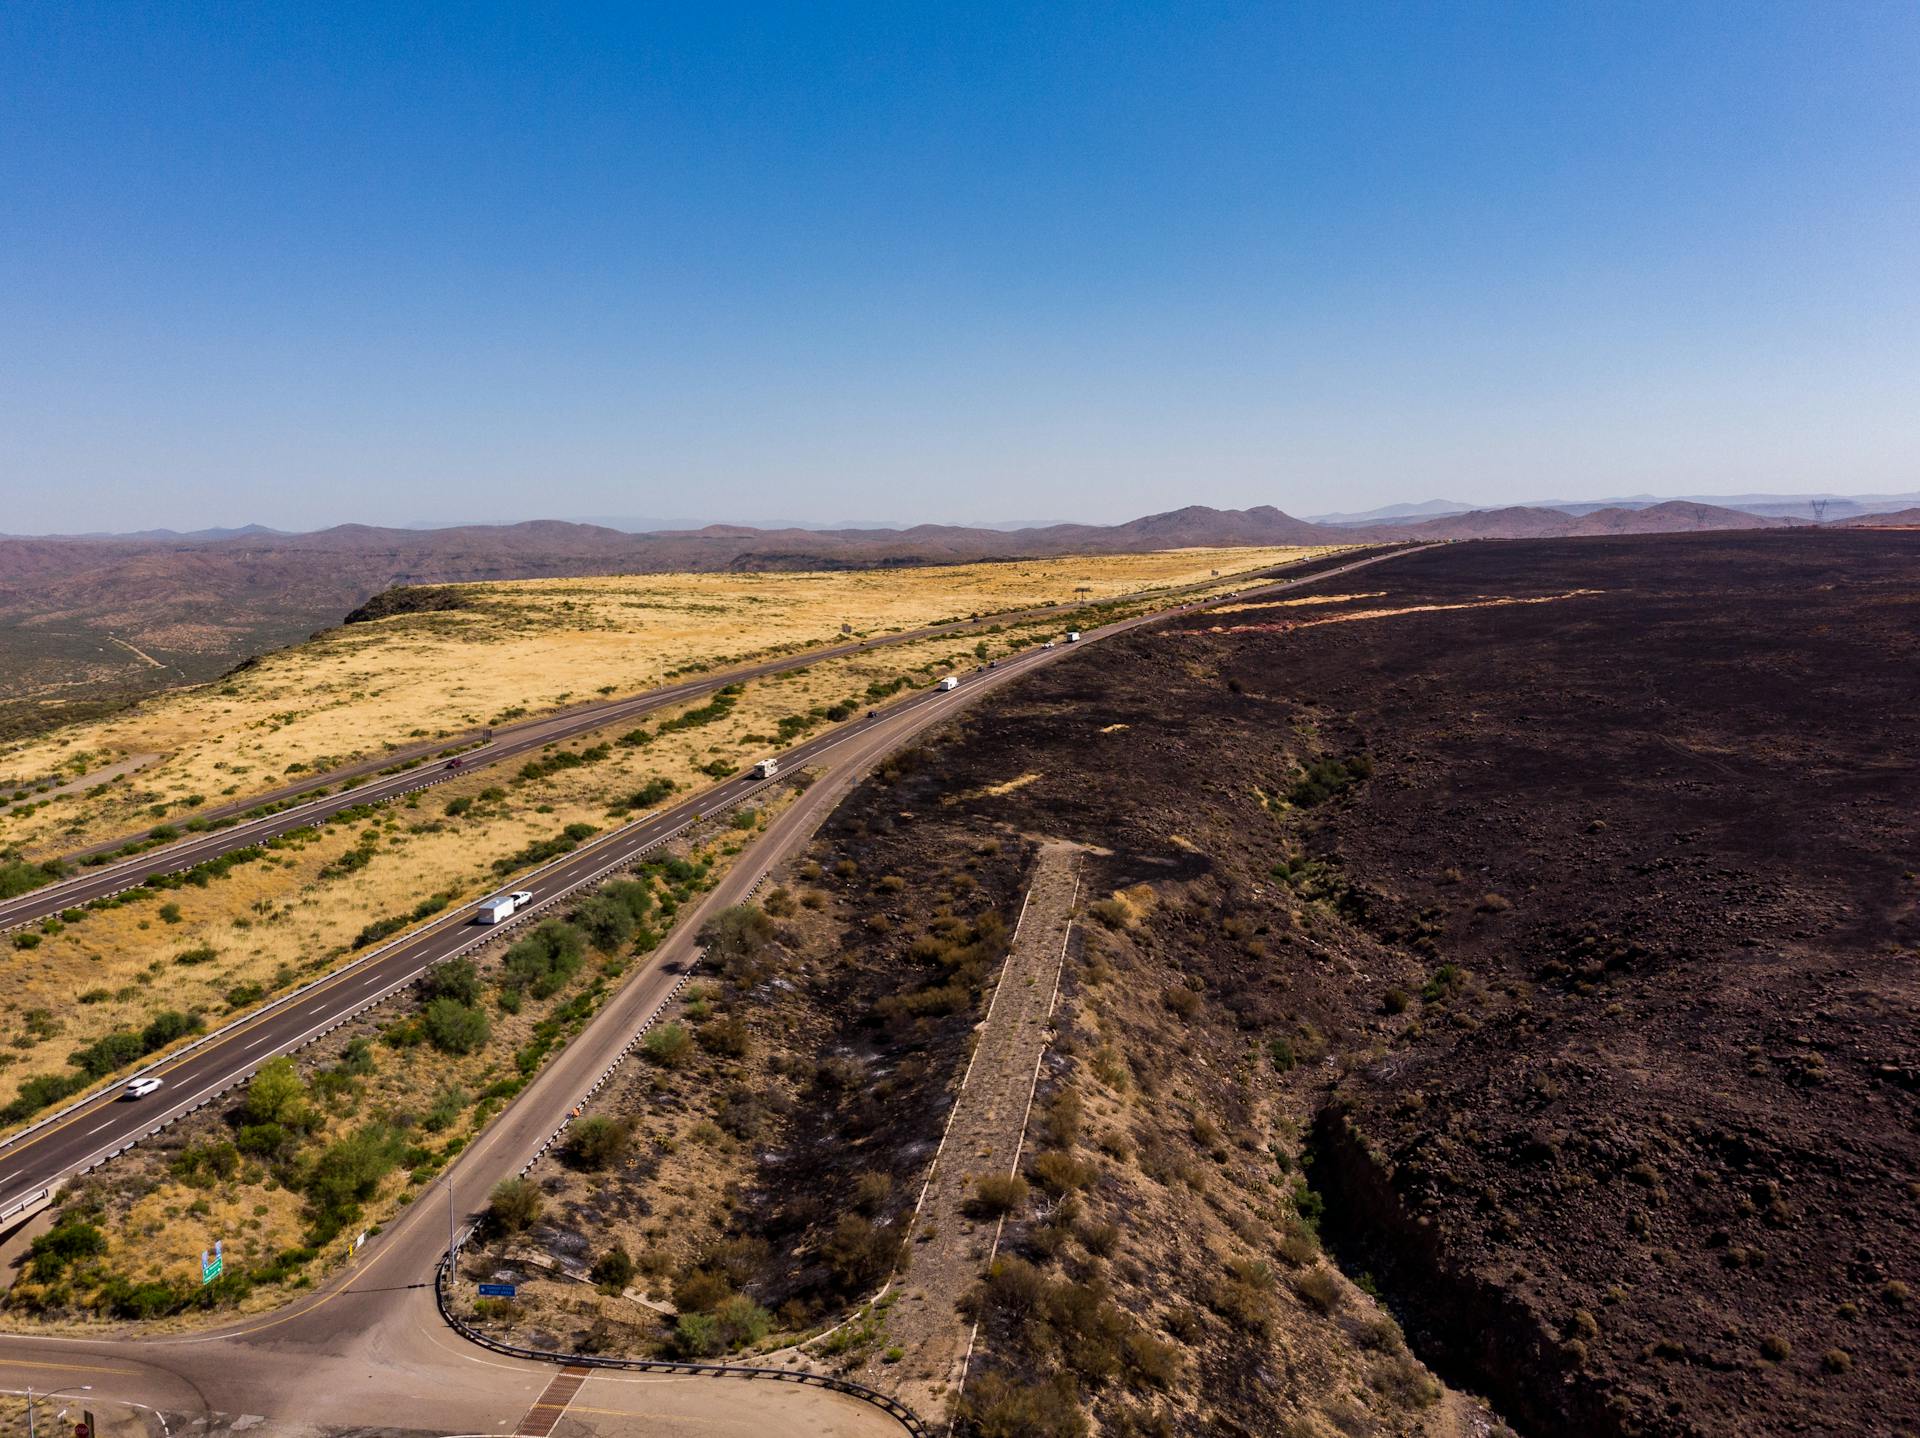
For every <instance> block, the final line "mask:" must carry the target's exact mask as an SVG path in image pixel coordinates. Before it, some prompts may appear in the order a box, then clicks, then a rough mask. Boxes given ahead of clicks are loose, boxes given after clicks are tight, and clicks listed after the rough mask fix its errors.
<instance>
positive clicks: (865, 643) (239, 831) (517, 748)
mask: <svg viewBox="0 0 1920 1438" xmlns="http://www.w3.org/2000/svg"><path fill="white" fill-rule="evenodd" d="M1316 560H1324V556H1312V557H1309V558H1306V559H1298V560H1291V561H1289V562H1288V563H1286V564H1281V565H1274V566H1271V567H1269V568H1266V569H1259V570H1253V571H1249V572H1248V573H1247V574H1245V575H1234V576H1225V577H1223V578H1220V579H1208V580H1204V581H1201V582H1199V583H1195V584H1184V585H1176V586H1172V587H1168V588H1162V589H1145V590H1141V591H1139V592H1138V593H1137V594H1132V595H1125V596H1120V597H1118V598H1116V599H1112V600H1103V601H1101V602H1102V603H1136V602H1151V601H1154V600H1160V599H1171V598H1177V597H1178V596H1180V595H1183V594H1190V593H1197V592H1198V591H1200V590H1204V589H1213V588H1218V587H1219V586H1220V585H1221V584H1231V583H1234V582H1236V581H1241V582H1247V583H1257V582H1258V581H1259V580H1260V579H1261V578H1263V577H1266V576H1271V575H1274V574H1277V573H1280V572H1282V571H1284V570H1288V569H1292V568H1295V567H1297V566H1300V565H1306V564H1312V563H1314V562H1315V561H1316ZM1086 608H1088V605H1086V604H1068V603H1062V604H1044V605H1038V606H1035V607H1033V608H1031V609H1020V610H1013V611H1009V612H1007V613H1004V614H991V615H982V616H981V617H980V618H979V619H978V620H972V619H967V620H957V621H955V622H953V623H950V624H935V625H929V626H927V627H926V628H922V629H911V630H905V631H903V632H901V633H899V634H887V635H882V636H879V637H876V638H873V639H856V640H851V641H848V642H847V643H843V644H830V645H826V646H824V647H821V648H817V649H807V650H804V651H802V652H800V653H796V654H787V655H782V656H780V657H779V658H776V659H768V660H764V661H762V662H760V663H758V664H749V665H745V666H742V667H740V668H735V669H727V670H722V671H719V672H717V673H712V674H703V675H701V676H700V677H698V678H697V679H687V680H682V681H681V682H679V683H677V684H668V685H664V686H662V687H660V688H658V689H650V690H648V691H647V692H646V693H644V694H637V695H632V696H630V697H628V698H625V699H609V700H606V701H604V702H600V703H593V704H584V705H581V706H579V707H577V708H573V709H569V710H567V711H566V712H564V713H561V714H553V715H547V716H546V717H544V718H540V719H531V720H528V721H526V722H525V723H522V724H515V725H511V726H508V727H504V728H497V729H490V730H476V731H473V732H470V733H466V734H456V735H450V736H448V737H446V738H442V739H436V740H434V741H432V742H431V743H428V744H418V745H414V746H411V747H409V748H404V749H395V750H393V751H391V752H389V753H386V754H382V755H380V756H378V757H377V758H373V759H368V760H365V761H362V762H361V763H358V764H354V765H350V766H348V767H346V768H342V769H336V770H332V771H330V772H328V773H326V774H322V775H314V776H313V777H311V778H309V779H307V780H305V781H303V782H302V783H300V784H295V785H288V786H286V787H284V788H280V789H274V790H271V791H269V792H267V793H263V794H256V795H254V796H253V797H252V798H249V799H244V800H240V801H237V802H235V803H232V804H225V805H221V806H219V807H217V808H210V809H204V810H201V811H199V812H198V813H197V814H196V816H195V817H196V819H205V820H221V819H231V818H233V817H235V816H236V815H245V814H249V813H251V812H252V811H254V810H256V809H259V808H262V807H264V806H271V805H276V804H287V805H288V807H286V808H283V809H280V810H278V812H276V813H272V814H266V815H261V816H258V817H255V818H251V819H243V820H242V821H241V822H238V823H232V824H228V825H227V826H226V827H224V828H219V829H213V830H209V831H207V832H204V833H198V834H190V835H188V836H187V837H185V838H183V839H179V840H176V841H174V842H171V843H168V844H165V845H162V846H160V847H157V848H153V849H149V850H147V851H145V852H144V853H140V854H135V855H132V856H130V857H128V858H125V859H122V860H119V861H118V862H115V863H110V864H99V865H96V866H94V867H91V868H83V869H82V870H81V871H80V872H79V873H77V874H74V875H71V876H70V877H68V878H65V879H62V880H60V881H59V882H57V883H52V884H46V885H43V886H41V887H40V888H37V889H34V890H31V891H30V892H28V893H25V894H21V895H19V896H18V897H17V898H12V899H8V900H5V901H0V932H5V931H6V930H7V929H10V928H17V927H19V926H20V925H22V924H30V923H33V922H35V921H37V920H40V919H44V918H48V917H50V916H51V915H54V914H57V913H59V912H60V911H61V910H62V909H70V908H75V907H77V906H79V905H81V904H85V903H87V902H88V901H89V900H92V899H100V898H106V897H109V896H111V895H114V894H118V893H122V892H124V891H125V890H127V889H130V888H132V887H134V886H135V885H136V884H139V883H141V882H143V881H145V880H147V879H150V878H153V877H155V876H156V875H160V874H172V873H178V872H179V871H180V870H182V869H187V868H191V867H192V866H193V865H195V864H200V863H205V862H206V861H207V860H209V859H216V858H219V857H220V856H221V855H223V854H229V853H232V852H233V851H234V850H236V849H241V848H245V847H246V846H248V845H250V844H259V843H264V842H265V841H266V840H268V839H272V838H275V837H277V836H278V835H281V834H284V833H286V832H288V831H289V830H291V829H297V828H299V827H301V826H303V825H306V824H318V823H323V822H325V821H326V820H327V819H329V818H331V817H332V816H333V815H335V814H338V813H339V812H340V811H341V810H343V809H347V808H351V807H352V806H354V805H356V804H376V803H380V802H381V801H383V800H387V799H393V798H396V797H398V796H400V795H402V794H410V793H413V792H415V791H416V790H419V789H424V788H427V787H428V786H430V785H433V784H437V783H441V782H444V781H445V780H447V779H450V778H452V777H453V776H454V774H455V773H461V772H466V771H469V770H472V769H478V768H484V767H487V766H489V765H494V764H502V763H506V762H507V761H509V760H513V759H518V758H520V757H522V756H524V755H531V754H533V753H535V752H537V751H538V750H540V749H542V748H544V747H545V746H546V745H548V744H552V743H555V742H556V741H558V740H562V739H571V738H575V737H577V736H579V735H582V734H590V733H592V732H593V731H594V730H596V729H604V728H606V727H607V726H609V725H612V724H619V723H623V722H626V721H629V720H633V719H639V718H643V717H644V716H646V715H648V714H651V713H653V712H655V711H656V710H659V709H664V708H666V707H668V706H670V705H674V704H685V703H687V702H689V701H691V700H695V699H701V698H705V697H708V696H710V695H712V694H714V693H717V692H718V691H719V690H720V689H722V688H723V687H725V686H726V685H728V684H739V683H743V682H745V681H747V680H751V679H763V678H765V677H767V676H768V675H772V674H781V673H785V672H786V671H788V670H791V669H800V668H805V667H806V666H808V665H812V664H818V663H820V662H822V661H823V660H829V659H840V658H845V657H846V656H847V655H850V654H858V653H861V652H863V651H867V650H872V649H881V648H887V647H890V646H893V645H898V644H916V643H919V642H921V641H923V640H927V639H938V638H941V637H943V636H945V635H952V634H972V633H977V632H980V630H981V627H982V626H984V625H988V624H1022V623H1027V622H1029V621H1032V620H1035V619H1044V618H1046V617H1048V616H1050V615H1066V614H1072V613H1075V612H1078V611H1081V610H1084V609H1086ZM489 736H490V737H489ZM475 743H477V744H478V745H479V747H478V748H474V749H470V750H467V751H466V752H464V753H462V754H461V755H459V756H458V757H459V768H458V769H457V770H455V769H449V768H448V767H447V761H444V760H441V759H438V758H437V757H436V758H433V759H432V761H431V762H428V759H429V756H437V755H440V754H444V753H445V752H446V751H447V750H448V749H451V748H458V747H459V746H461V745H464V744H475ZM406 765H411V766H412V767H402V768H400V771H399V772H398V773H382V772H381V771H382V770H390V769H394V768H395V767H396V766H406ZM368 775H371V776H373V777H372V778H371V779H368V778H367V776H368ZM341 783H348V785H349V787H347V788H345V789H341V790H338V791H337V792H334V791H333V790H334V786H336V785H339V784H341ZM320 789H326V790H329V792H327V793H324V794H322V793H317V792H316V791H317V790H320ZM302 794H313V795H314V797H313V798H311V799H308V800H306V801H305V802H298V803H296V802H291V801H295V800H298V799H299V798H300V796H301V795H302ZM142 837H143V836H142V835H137V834H136V835H129V836H127V837H126V838H124V839H119V840H111V841H108V842H107V843H103V844H97V845H94V846H93V847H91V848H89V849H83V850H79V851H77V852H75V853H73V854H69V855H67V856H66V859H67V860H68V861H69V862H72V861H77V860H85V859H88V858H92V857H97V856H98V855H100V854H105V853H111V852H113V851H114V850H116V849H119V848H120V847H122V846H123V845H124V844H126V843H129V842H137V841H139V840H140V839H141V838H142Z"/></svg>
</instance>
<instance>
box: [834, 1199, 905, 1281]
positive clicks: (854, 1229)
mask: <svg viewBox="0 0 1920 1438" xmlns="http://www.w3.org/2000/svg"><path fill="white" fill-rule="evenodd" d="M902 1242H903V1240H902V1238H901V1235H900V1232H899V1230H898V1229H897V1228H895V1227H894V1226H892V1225H890V1224H876V1223H874V1222H872V1221H871V1220H869V1219H866V1218H862V1217H861V1216H860V1215H859V1214H857V1213H850V1214H847V1215H846V1216H845V1217H844V1218H842V1219H841V1220H840V1222H839V1223H838V1224H836V1225H835V1226H834V1230H833V1233H832V1236H831V1237H829V1238H828V1239H827V1242H826V1243H825V1245H824V1246H823V1248H822V1251H821V1256H822V1257H824V1258H825V1259H826V1261H827V1266H828V1268H829V1269H830V1270H831V1271H832V1274H833V1278H834V1282H835V1284H836V1286H837V1287H838V1288H839V1289H840V1291H841V1292H842V1293H859V1292H864V1291H866V1290H868V1289H871V1288H874V1287H877V1286H878V1285H879V1283H880V1281H881V1280H882V1279H883V1278H885V1277H886V1276H887V1275H888V1274H889V1273H891V1272H892V1271H893V1266H894V1264H895V1263H896V1262H897V1261H898V1260H899V1257H900V1246H901V1243H902Z"/></svg>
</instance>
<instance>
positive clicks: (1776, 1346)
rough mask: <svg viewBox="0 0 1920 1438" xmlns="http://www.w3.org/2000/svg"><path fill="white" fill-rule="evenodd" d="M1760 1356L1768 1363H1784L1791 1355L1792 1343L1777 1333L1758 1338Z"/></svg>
mask: <svg viewBox="0 0 1920 1438" xmlns="http://www.w3.org/2000/svg"><path fill="white" fill-rule="evenodd" d="M1760 1356H1761V1357H1763V1358H1765V1359H1766V1360H1767V1361H1768V1362H1770V1363H1785V1362H1786V1361H1787V1360H1788V1359H1789V1358H1791V1357H1792V1356H1793V1345H1792V1344H1791V1343H1789V1342H1787V1340H1786V1339H1785V1338H1784V1337H1782V1336H1781V1335H1780V1334H1778V1333H1769V1334H1768V1335H1767V1336H1766V1337H1765V1338H1762V1339H1761V1340H1760Z"/></svg>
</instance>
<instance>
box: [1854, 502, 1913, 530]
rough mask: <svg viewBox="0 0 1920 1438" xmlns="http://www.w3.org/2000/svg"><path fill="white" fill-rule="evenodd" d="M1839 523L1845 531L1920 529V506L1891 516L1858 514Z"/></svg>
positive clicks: (1894, 512)
mask: <svg viewBox="0 0 1920 1438" xmlns="http://www.w3.org/2000/svg"><path fill="white" fill-rule="evenodd" d="M1837 523H1838V524H1839V526H1840V527H1841V528H1843V529H1920V505H1915V506H1914V507H1913V508H1912V509H1896V510H1894V511H1893V512H1892V513H1891V514H1858V515H1855V516H1854V517H1853V518H1851V519H1842V520H1839V521H1837Z"/></svg>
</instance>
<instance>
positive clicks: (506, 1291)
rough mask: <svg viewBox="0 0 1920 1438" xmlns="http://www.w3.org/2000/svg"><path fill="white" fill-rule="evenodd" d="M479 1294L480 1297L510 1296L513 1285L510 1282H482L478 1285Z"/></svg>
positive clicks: (511, 1295)
mask: <svg viewBox="0 0 1920 1438" xmlns="http://www.w3.org/2000/svg"><path fill="white" fill-rule="evenodd" d="M480 1296H481V1297H482V1298H511V1297H513V1285H512V1284H511V1283H483V1284H481V1285H480Z"/></svg>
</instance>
